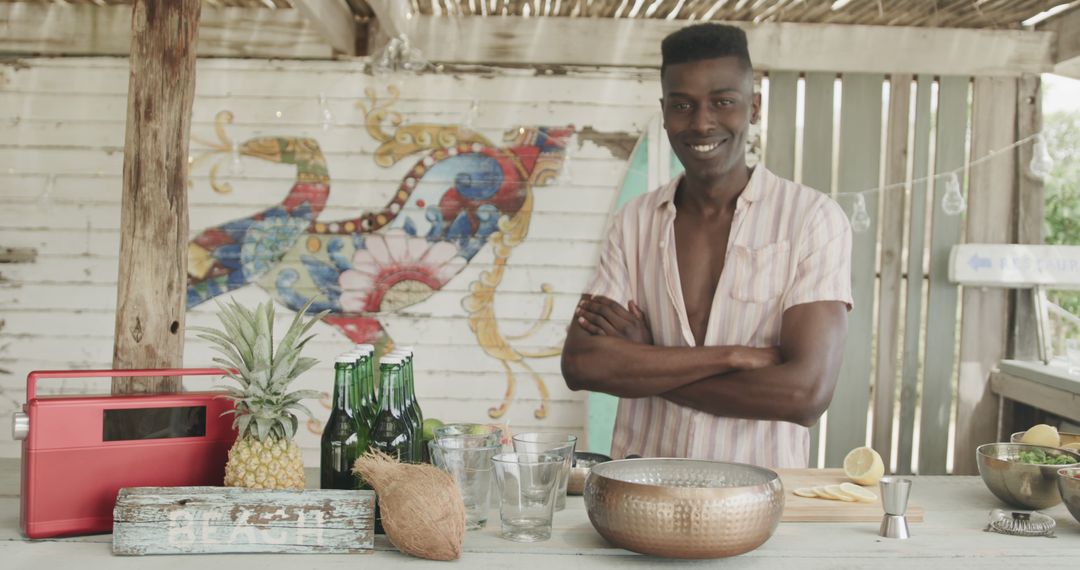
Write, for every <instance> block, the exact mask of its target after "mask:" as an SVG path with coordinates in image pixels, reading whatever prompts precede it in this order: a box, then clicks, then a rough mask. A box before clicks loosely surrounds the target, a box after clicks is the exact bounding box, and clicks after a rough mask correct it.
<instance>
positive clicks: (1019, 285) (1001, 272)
mask: <svg viewBox="0 0 1080 570" xmlns="http://www.w3.org/2000/svg"><path fill="white" fill-rule="evenodd" d="M949 281H951V282H953V283H957V284H959V285H969V286H971V285H974V286H979V287H1007V288H1010V289H1030V288H1032V287H1035V286H1043V287H1046V288H1048V289H1080V246H1075V245H1022V244H991V243H965V244H960V245H954V246H953V248H952V253H951V254H950V255H949Z"/></svg>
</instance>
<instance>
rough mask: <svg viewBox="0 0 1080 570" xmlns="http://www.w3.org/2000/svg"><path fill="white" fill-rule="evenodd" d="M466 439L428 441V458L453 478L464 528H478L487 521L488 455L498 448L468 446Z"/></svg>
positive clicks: (490, 469) (489, 467)
mask: <svg viewBox="0 0 1080 570" xmlns="http://www.w3.org/2000/svg"><path fill="white" fill-rule="evenodd" d="M466 443H467V442H465V441H463V440H457V439H444V440H442V442H441V443H440V442H436V441H434V440H432V441H430V442H428V449H429V450H430V451H431V461H432V463H433V464H434V465H435V467H438V468H439V469H442V470H443V471H446V472H447V473H449V474H450V476H451V477H453V478H454V482H455V483H456V484H457V487H458V490H459V491H461V498H462V500H463V501H464V502H465V529H466V530H478V529H481V528H484V525H485V524H487V516H488V509H489V505H490V503H489V498H490V497H491V472H492V471H493V467H492V462H491V458H492V457H495V454H496V453H498V452H499V451H500V449H501V448H499V447H495V446H490V447H468V446H467V445H466Z"/></svg>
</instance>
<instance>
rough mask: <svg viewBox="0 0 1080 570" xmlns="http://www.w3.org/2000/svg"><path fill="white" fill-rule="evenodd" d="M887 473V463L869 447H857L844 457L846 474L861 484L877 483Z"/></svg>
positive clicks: (854, 481)
mask: <svg viewBox="0 0 1080 570" xmlns="http://www.w3.org/2000/svg"><path fill="white" fill-rule="evenodd" d="M884 474H885V463H883V462H882V461H881V456H880V455H878V452H876V451H874V450H873V449H871V448H869V447H856V448H855V449H852V450H851V451H849V452H848V454H847V456H846V457H844V475H847V478H848V479H851V481H852V482H853V483H858V484H859V485H877V482H878V481H880V480H881V476H882V475H884Z"/></svg>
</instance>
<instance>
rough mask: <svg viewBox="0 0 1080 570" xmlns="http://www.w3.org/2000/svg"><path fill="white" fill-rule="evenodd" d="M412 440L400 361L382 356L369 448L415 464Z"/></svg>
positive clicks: (393, 357)
mask: <svg viewBox="0 0 1080 570" xmlns="http://www.w3.org/2000/svg"><path fill="white" fill-rule="evenodd" d="M412 439H413V430H412V426H411V425H410V424H409V419H408V412H407V411H406V409H405V383H404V378H403V375H402V361H401V358H399V357H396V356H384V357H382V358H381V359H379V414H378V415H377V416H375V424H374V425H373V426H372V429H371V447H372V448H373V449H378V450H379V451H382V452H383V453H385V454H387V455H389V456H391V457H396V458H397V459H398V460H399V461H401V462H402V463H416V460H414V456H413V450H414V446H413V444H412Z"/></svg>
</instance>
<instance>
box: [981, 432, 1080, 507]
mask: <svg viewBox="0 0 1080 570" xmlns="http://www.w3.org/2000/svg"><path fill="white" fill-rule="evenodd" d="M1035 450H1042V451H1044V452H1046V454H1047V455H1050V456H1053V457H1057V456H1060V455H1065V456H1068V457H1069V458H1070V459H1072V460H1074V461H1076V462H1078V463H1080V455H1078V454H1076V453H1074V452H1070V451H1068V450H1065V449H1060V448H1057V447H1043V446H1041V445H1030V444H1027V443H987V444H985V445H980V446H979V447H978V448H977V449H976V450H975V455H976V457H977V459H978V464H979V475H980V476H982V480H983V483H986V488H987V489H990V492H991V493H993V494H994V495H996V496H997V498H999V499H1001V500H1002V501H1005V502H1006V503H1008V504H1010V505H1012V506H1014V507H1019V508H1023V509H1046V508H1049V507H1052V506H1054V505H1056V504H1058V503H1060V502H1061V494H1060V493H1059V492H1058V488H1057V485H1058V470H1059V469H1061V468H1062V466H1061V465H1033V464H1031V463H1021V462H1020V460H1019V459H1020V452H1021V451H1035Z"/></svg>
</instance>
